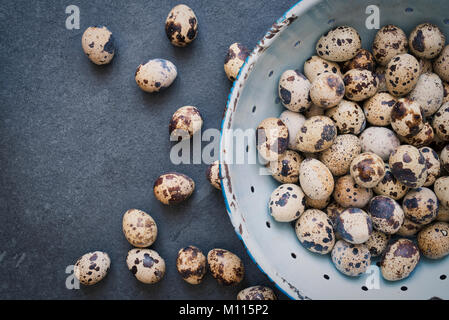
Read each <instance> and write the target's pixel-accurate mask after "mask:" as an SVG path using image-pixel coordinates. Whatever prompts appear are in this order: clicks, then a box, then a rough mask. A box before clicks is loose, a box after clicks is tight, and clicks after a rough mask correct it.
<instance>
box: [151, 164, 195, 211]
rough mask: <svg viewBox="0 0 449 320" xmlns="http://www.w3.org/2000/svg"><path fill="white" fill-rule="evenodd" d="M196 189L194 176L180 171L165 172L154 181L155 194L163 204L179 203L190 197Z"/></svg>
mask: <svg viewBox="0 0 449 320" xmlns="http://www.w3.org/2000/svg"><path fill="white" fill-rule="evenodd" d="M193 190H195V182H194V181H193V180H192V178H190V177H188V176H186V175H185V174H182V173H178V172H169V173H165V174H163V175H161V176H159V178H157V180H156V181H155V182H154V187H153V191H154V195H155V196H156V199H158V200H159V201H160V202H162V203H163V204H177V203H180V202H182V201H184V200H186V199H188V198H189V197H190V196H191V195H192V193H193Z"/></svg>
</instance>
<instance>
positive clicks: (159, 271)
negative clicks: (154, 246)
mask: <svg viewBox="0 0 449 320" xmlns="http://www.w3.org/2000/svg"><path fill="white" fill-rule="evenodd" d="M126 264H127V265H128V269H129V271H131V273H132V274H133V275H134V276H135V277H136V279H137V280H139V281H140V282H143V283H147V284H153V283H156V282H159V281H161V280H162V278H163V277H164V274H165V261H164V259H162V257H161V256H160V255H159V253H157V252H156V251H154V250H151V249H131V250H130V251H128V256H127V257H126Z"/></svg>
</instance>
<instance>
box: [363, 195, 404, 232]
mask: <svg viewBox="0 0 449 320" xmlns="http://www.w3.org/2000/svg"><path fill="white" fill-rule="evenodd" d="M368 212H369V213H370V214H371V220H372V221H373V226H374V229H376V230H378V231H381V232H383V233H385V234H394V233H396V232H397V231H398V230H399V228H400V227H401V226H402V223H403V222H404V211H403V210H402V208H401V206H400V205H399V204H398V203H397V202H396V201H395V200H394V199H391V198H389V197H387V196H375V197H374V198H372V199H371V200H370V202H369V205H368Z"/></svg>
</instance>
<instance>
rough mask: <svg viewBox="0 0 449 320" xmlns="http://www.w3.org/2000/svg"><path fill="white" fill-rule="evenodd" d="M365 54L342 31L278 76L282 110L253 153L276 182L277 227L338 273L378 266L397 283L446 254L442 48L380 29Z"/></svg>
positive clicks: (437, 34)
mask: <svg viewBox="0 0 449 320" xmlns="http://www.w3.org/2000/svg"><path fill="white" fill-rule="evenodd" d="M371 49H372V50H371V51H368V50H366V49H363V48H362V41H361V38H360V35H359V33H358V32H357V30H355V29H354V28H352V27H350V26H339V27H336V28H334V29H332V30H330V31H329V32H327V33H326V34H324V35H322V36H321V38H320V39H319V40H318V42H317V43H316V55H314V56H312V57H310V58H309V59H308V60H307V61H306V62H305V63H304V66H303V69H302V70H286V71H285V72H284V73H283V74H282V75H281V77H280V79H279V85H278V92H279V98H280V100H281V102H282V104H283V105H284V106H285V108H286V109H287V110H285V111H284V112H282V113H281V114H280V115H279V117H278V118H274V117H273V118H268V119H265V120H263V121H262V122H261V123H260V124H259V126H258V127H257V149H258V152H259V155H260V156H261V157H262V158H263V159H264V160H265V161H266V163H267V164H266V165H267V167H268V168H269V170H270V172H271V174H272V176H273V178H274V179H276V180H277V181H278V182H280V183H281V185H279V186H278V187H277V188H276V189H275V190H274V191H273V193H272V194H271V197H270V199H269V202H268V209H269V213H270V214H271V216H272V217H273V219H274V220H276V221H278V222H290V223H294V228H295V231H296V235H297V237H298V239H299V242H300V243H301V244H302V246H303V247H304V248H306V249H308V250H309V251H311V252H313V253H315V254H321V255H324V254H330V255H331V259H332V262H333V264H334V265H335V267H336V268H337V269H338V270H339V271H340V272H342V273H343V274H345V275H348V276H359V275H361V274H363V273H364V272H365V271H366V270H367V267H368V266H370V264H371V259H372V258H375V257H380V268H381V273H382V275H383V277H384V279H386V280H389V281H396V280H400V279H404V278H407V277H408V276H409V275H410V274H411V273H412V271H413V270H414V269H415V267H416V266H417V264H418V263H419V261H420V258H421V256H424V257H426V258H429V259H441V258H443V257H445V256H446V255H448V254H449V176H448V172H449V144H448V143H449V45H446V46H445V36H444V35H443V33H442V32H441V30H440V29H439V28H438V26H436V25H433V24H430V23H423V24H420V25H418V26H416V27H415V28H414V29H413V31H412V32H411V33H410V35H409V37H408V38H407V36H406V34H405V33H404V31H403V30H401V28H399V27H397V26H394V25H386V26H384V27H382V28H381V29H380V30H378V31H377V33H376V35H375V38H374V42H373V44H372V48H371Z"/></svg>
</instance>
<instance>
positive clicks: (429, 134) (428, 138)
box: [398, 122, 435, 148]
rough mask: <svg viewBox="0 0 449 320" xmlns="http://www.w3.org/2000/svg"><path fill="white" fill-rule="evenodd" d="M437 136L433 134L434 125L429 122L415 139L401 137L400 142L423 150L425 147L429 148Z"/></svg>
mask: <svg viewBox="0 0 449 320" xmlns="http://www.w3.org/2000/svg"><path fill="white" fill-rule="evenodd" d="M434 137H435V134H434V132H433V128H432V125H431V124H430V123H429V122H425V123H424V126H423V127H422V129H421V130H419V132H418V133H417V134H416V135H414V136H413V137H410V138H406V137H402V136H399V137H398V138H399V140H401V141H402V142H404V143H406V144H410V145H412V146H414V147H417V148H421V147H424V146H428V145H429V144H431V143H432V142H433V140H434Z"/></svg>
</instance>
